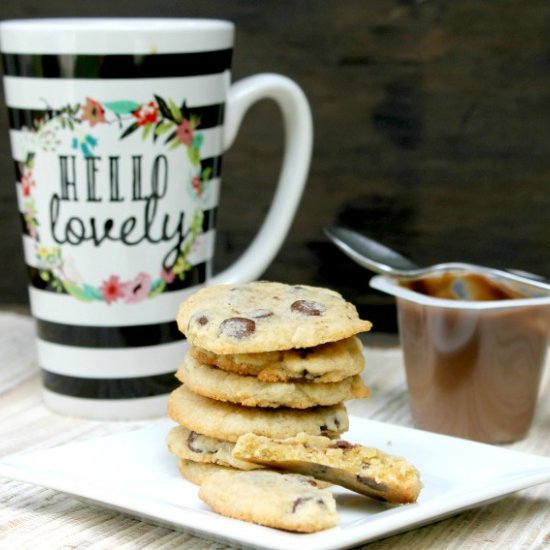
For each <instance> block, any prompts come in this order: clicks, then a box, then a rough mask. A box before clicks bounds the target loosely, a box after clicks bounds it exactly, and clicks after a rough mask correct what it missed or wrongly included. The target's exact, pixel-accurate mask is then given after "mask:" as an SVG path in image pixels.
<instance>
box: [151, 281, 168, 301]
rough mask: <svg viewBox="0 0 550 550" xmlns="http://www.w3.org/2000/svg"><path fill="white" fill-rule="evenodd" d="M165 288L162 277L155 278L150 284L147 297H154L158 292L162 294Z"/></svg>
mask: <svg viewBox="0 0 550 550" xmlns="http://www.w3.org/2000/svg"><path fill="white" fill-rule="evenodd" d="M165 288H166V283H165V282H164V281H163V280H162V279H157V280H156V281H153V283H152V284H151V290H150V291H149V297H150V298H154V297H155V296H158V295H159V294H162V293H163V291H164V289H165Z"/></svg>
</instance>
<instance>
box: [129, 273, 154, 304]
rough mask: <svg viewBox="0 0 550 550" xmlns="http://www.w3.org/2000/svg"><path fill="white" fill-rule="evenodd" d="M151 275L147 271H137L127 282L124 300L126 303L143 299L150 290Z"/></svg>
mask: <svg viewBox="0 0 550 550" xmlns="http://www.w3.org/2000/svg"><path fill="white" fill-rule="evenodd" d="M151 282H152V281H151V277H150V275H148V274H147V273H138V275H137V276H136V277H135V279H133V280H132V281H130V282H129V283H127V286H126V296H125V298H124V301H125V302H126V303H127V304H137V303H138V302H141V301H142V300H145V298H147V296H148V295H149V291H150V290H151Z"/></svg>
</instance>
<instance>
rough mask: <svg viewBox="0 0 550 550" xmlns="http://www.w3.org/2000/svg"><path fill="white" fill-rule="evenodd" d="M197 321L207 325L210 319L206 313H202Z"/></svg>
mask: <svg viewBox="0 0 550 550" xmlns="http://www.w3.org/2000/svg"><path fill="white" fill-rule="evenodd" d="M197 323H198V324H199V325H201V326H204V325H207V324H208V323H209V319H208V317H207V316H206V315H201V316H200V317H198V318H197Z"/></svg>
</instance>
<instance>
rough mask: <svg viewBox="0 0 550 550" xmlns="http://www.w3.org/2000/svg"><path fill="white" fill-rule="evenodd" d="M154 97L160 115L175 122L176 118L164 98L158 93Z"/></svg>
mask: <svg viewBox="0 0 550 550" xmlns="http://www.w3.org/2000/svg"><path fill="white" fill-rule="evenodd" d="M155 99H156V100H157V103H158V106H159V109H160V112H161V114H162V116H163V117H164V118H167V119H168V120H173V121H174V122H176V119H175V118H174V116H173V115H172V112H171V111H170V108H169V107H168V105H167V103H166V101H164V99H162V97H160V96H158V95H156V96H155Z"/></svg>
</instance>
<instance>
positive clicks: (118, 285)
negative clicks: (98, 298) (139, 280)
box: [100, 275, 128, 305]
mask: <svg viewBox="0 0 550 550" xmlns="http://www.w3.org/2000/svg"><path fill="white" fill-rule="evenodd" d="M127 287H128V283H122V282H121V281H120V277H119V276H118V275H111V276H110V277H109V279H107V280H106V281H103V284H102V285H101V288H100V290H101V295H102V296H103V299H104V300H105V301H106V302H107V303H108V304H109V305H110V304H112V303H113V302H116V301H117V300H118V299H119V298H125V297H126V295H127Z"/></svg>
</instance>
